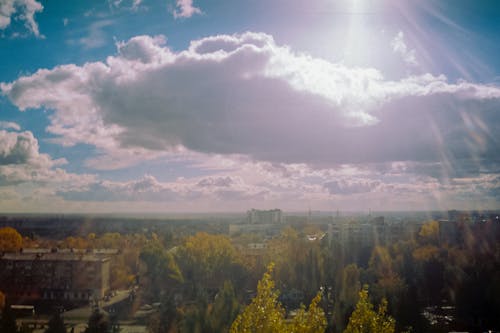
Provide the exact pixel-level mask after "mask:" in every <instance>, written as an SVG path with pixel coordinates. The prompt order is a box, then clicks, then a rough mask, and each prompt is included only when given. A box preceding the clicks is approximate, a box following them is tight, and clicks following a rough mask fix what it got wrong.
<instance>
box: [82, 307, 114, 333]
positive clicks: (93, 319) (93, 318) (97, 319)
mask: <svg viewBox="0 0 500 333" xmlns="http://www.w3.org/2000/svg"><path fill="white" fill-rule="evenodd" d="M108 332H109V320H108V316H107V315H106V314H104V313H103V312H102V311H101V310H100V309H99V308H97V307H96V308H95V309H94V311H92V314H91V315H90V318H89V321H88V323H87V329H86V330H85V333H108Z"/></svg>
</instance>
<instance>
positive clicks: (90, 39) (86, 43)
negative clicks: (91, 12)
mask: <svg viewBox="0 0 500 333" xmlns="http://www.w3.org/2000/svg"><path fill="white" fill-rule="evenodd" d="M112 23H113V21H111V20H99V21H96V22H93V23H92V24H90V26H89V28H88V35H87V36H86V37H82V38H80V39H79V40H78V43H79V44H81V45H83V47H85V48H87V49H95V48H98V47H101V46H103V45H106V42H107V38H106V34H105V33H104V28H106V27H108V26H110V25H111V24H112Z"/></svg>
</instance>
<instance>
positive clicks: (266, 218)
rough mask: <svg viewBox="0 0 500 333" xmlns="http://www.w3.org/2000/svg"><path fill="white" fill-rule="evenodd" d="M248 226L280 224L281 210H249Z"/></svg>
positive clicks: (281, 218)
mask: <svg viewBox="0 0 500 333" xmlns="http://www.w3.org/2000/svg"><path fill="white" fill-rule="evenodd" d="M247 217H248V223H249V224H281V223H283V213H282V211H281V209H271V210H259V209H253V208H252V209H250V210H249V211H248V212H247Z"/></svg>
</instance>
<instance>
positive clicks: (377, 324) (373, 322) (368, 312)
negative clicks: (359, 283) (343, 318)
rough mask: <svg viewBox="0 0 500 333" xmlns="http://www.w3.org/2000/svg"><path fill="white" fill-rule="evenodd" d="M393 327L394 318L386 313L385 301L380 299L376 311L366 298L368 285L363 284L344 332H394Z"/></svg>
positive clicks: (394, 325)
mask: <svg viewBox="0 0 500 333" xmlns="http://www.w3.org/2000/svg"><path fill="white" fill-rule="evenodd" d="M395 327H396V323H395V321H394V319H393V318H392V317H391V316H389V315H388V314H387V301H386V300H385V299H384V300H382V302H381V303H380V305H379V307H378V311H375V310H374V308H373V304H372V303H370V300H369V299H368V286H366V285H365V286H364V287H363V289H362V290H361V291H360V292H359V300H358V303H357V304H356V308H355V309H354V311H353V313H352V314H351V317H350V318H349V323H348V324H347V328H346V329H345V330H344V333H394V332H395Z"/></svg>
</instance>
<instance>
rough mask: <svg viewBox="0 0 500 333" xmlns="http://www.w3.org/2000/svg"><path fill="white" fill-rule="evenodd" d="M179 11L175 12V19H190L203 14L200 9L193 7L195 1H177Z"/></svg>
mask: <svg viewBox="0 0 500 333" xmlns="http://www.w3.org/2000/svg"><path fill="white" fill-rule="evenodd" d="M176 6H177V9H176V10H174V17H175V18H188V17H191V16H193V15H195V14H202V13H203V12H202V11H201V9H200V8H198V7H195V6H193V0H177V2H176Z"/></svg>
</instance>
